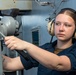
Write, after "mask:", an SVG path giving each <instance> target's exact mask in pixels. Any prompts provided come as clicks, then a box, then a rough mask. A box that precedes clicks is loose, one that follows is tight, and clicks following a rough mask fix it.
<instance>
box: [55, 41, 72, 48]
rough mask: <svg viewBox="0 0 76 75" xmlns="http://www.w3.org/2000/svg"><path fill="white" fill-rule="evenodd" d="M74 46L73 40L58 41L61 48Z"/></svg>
mask: <svg viewBox="0 0 76 75" xmlns="http://www.w3.org/2000/svg"><path fill="white" fill-rule="evenodd" d="M70 46H72V40H67V41H60V40H58V41H57V45H56V47H57V48H59V49H66V48H69V47H70Z"/></svg>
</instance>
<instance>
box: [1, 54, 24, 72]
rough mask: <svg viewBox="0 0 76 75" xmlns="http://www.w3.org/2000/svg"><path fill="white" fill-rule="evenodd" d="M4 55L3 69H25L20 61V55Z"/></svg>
mask: <svg viewBox="0 0 76 75" xmlns="http://www.w3.org/2000/svg"><path fill="white" fill-rule="evenodd" d="M2 57H3V69H4V70H6V71H16V70H21V69H24V67H23V65H22V63H21V61H20V57H15V58H10V57H7V56H4V55H3V56H2Z"/></svg>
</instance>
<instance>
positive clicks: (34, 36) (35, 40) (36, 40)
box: [32, 29, 39, 46]
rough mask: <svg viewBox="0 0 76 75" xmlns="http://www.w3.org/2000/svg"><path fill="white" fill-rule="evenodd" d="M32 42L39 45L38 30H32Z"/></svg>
mask: <svg viewBox="0 0 76 75" xmlns="http://www.w3.org/2000/svg"><path fill="white" fill-rule="evenodd" d="M32 43H33V44H35V45H37V46H39V30H38V29H37V30H33V31H32Z"/></svg>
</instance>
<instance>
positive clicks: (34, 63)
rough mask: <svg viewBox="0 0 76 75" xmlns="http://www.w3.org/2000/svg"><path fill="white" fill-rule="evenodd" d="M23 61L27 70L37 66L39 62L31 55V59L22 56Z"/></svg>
mask: <svg viewBox="0 0 76 75" xmlns="http://www.w3.org/2000/svg"><path fill="white" fill-rule="evenodd" d="M20 59H21V62H22V64H23V66H24V68H25V69H26V70H28V69H30V68H32V67H37V66H38V62H37V61H36V60H34V59H33V58H31V57H30V59H29V60H26V59H24V58H23V57H22V56H20Z"/></svg>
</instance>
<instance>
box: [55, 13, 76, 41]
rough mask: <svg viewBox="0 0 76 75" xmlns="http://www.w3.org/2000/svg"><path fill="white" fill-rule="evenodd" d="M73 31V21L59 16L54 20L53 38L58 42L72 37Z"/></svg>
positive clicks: (65, 16)
mask: <svg viewBox="0 0 76 75" xmlns="http://www.w3.org/2000/svg"><path fill="white" fill-rule="evenodd" d="M74 31H75V22H74V20H73V19H72V18H71V17H70V16H68V15H66V14H59V15H58V16H57V17H56V19H55V36H56V37H57V39H58V40H61V41H66V40H69V39H71V38H72V37H73V34H74Z"/></svg>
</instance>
